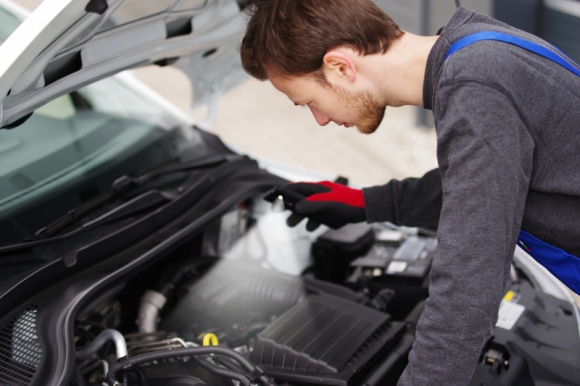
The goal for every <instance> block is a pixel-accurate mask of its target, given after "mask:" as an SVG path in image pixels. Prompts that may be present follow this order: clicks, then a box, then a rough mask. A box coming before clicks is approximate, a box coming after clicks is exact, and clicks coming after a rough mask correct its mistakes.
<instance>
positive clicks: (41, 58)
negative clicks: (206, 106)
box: [0, 0, 248, 127]
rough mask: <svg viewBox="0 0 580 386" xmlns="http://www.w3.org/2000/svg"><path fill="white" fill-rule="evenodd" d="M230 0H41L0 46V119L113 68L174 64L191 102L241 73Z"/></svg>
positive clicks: (237, 21) (12, 122)
mask: <svg viewBox="0 0 580 386" xmlns="http://www.w3.org/2000/svg"><path fill="white" fill-rule="evenodd" d="M244 3H248V2H247V1H235V0H155V1H146V2H144V1H142V0H45V1H44V2H43V3H42V4H40V6H39V7H38V8H37V9H36V10H35V11H34V12H33V13H32V14H31V15H30V16H29V17H28V18H27V19H26V20H25V21H24V22H23V23H22V25H20V26H19V27H18V29H17V30H16V31H15V32H14V33H13V34H12V35H11V36H10V37H9V38H8V39H7V40H6V41H5V42H4V43H3V44H2V46H0V57H2V61H0V126H2V127H13V126H17V125H18V123H19V121H22V120H24V119H26V117H27V116H28V115H29V114H30V113H32V112H33V111H34V110H35V109H36V108H38V107H40V106H42V105H43V104H45V103H47V102H48V101H50V100H52V99H54V98H56V97H58V96H60V95H63V94H66V93H67V92H70V91H72V90H75V89H77V88H79V87H81V86H84V85H86V84H89V83H93V82H94V81H96V80H99V79H102V78H105V77H107V76H110V75H112V74H115V73H117V72H120V71H123V70H127V69H131V68H136V67H140V66H145V65H150V64H158V65H174V66H176V67H178V68H179V69H181V70H183V71H184V72H185V73H186V74H187V75H188V77H189V79H190V81H191V84H192V91H193V95H192V100H193V105H194V106H195V105H197V104H200V103H211V102H212V101H216V100H217V96H219V94H220V93H221V91H223V90H225V89H228V88H231V87H232V86H234V85H236V84H238V83H240V82H241V81H242V80H243V79H245V74H244V72H243V70H242V69H241V66H240V64H239V53H238V46H239V42H240V39H241V36H242V35H243V30H244V28H245V22H244V15H243V13H242V12H241V8H242V4H244Z"/></svg>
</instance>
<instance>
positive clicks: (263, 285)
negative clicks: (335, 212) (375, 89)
mask: <svg viewBox="0 0 580 386" xmlns="http://www.w3.org/2000/svg"><path fill="white" fill-rule="evenodd" d="M0 6H1V7H0V26H1V27H0V33H2V35H1V36H0V38H1V39H2V40H4V42H3V44H2V45H1V46H0V57H2V58H3V59H2V61H1V62H0V95H1V96H2V97H0V126H2V128H3V130H0V160H1V161H2V162H1V165H2V166H1V167H0V186H1V189H0V240H1V245H0V266H1V267H2V268H1V270H0V276H1V278H0V307H1V309H2V314H1V315H0V384H2V385H26V386H28V385H43V386H44V385H71V386H86V385H109V386H113V385H121V384H122V385H127V386H129V385H150V386H156V385H165V386H178V385H198V386H202V385H212V386H214V385H215V386H221V385H224V386H226V385H302V386H310V385H336V386H339V385H342V386H347V385H348V386H352V385H365V386H374V385H389V384H395V383H396V381H397V379H398V378H399V376H400V374H401V373H402V371H403V369H404V368H405V366H406V363H407V354H408V353H409V351H410V350H411V347H412V344H413V341H414V328H415V325H416V323H417V321H418V318H419V316H420V315H421V311H422V309H423V307H424V303H425V299H426V298H427V297H428V285H429V267H430V263H431V260H432V257H433V251H434V250H435V248H436V246H437V235H436V233H435V232H434V231H433V230H430V229H419V228H405V227H398V226H394V225H393V224H389V223H379V224H353V225H348V226H345V227H343V228H340V229H328V228H325V227H324V226H321V227H319V228H318V229H317V230H315V231H314V232H308V231H307V230H306V229H305V227H304V226H303V225H299V226H298V227H295V228H289V227H287V226H286V225H285V218H286V216H287V215H288V211H287V210H285V209H288V208H291V207H292V204H293V202H292V200H291V198H290V197H286V196H285V195H284V192H283V191H281V190H280V187H283V186H284V185H285V184H286V183H287V182H288V181H290V180H294V179H297V178H301V179H306V180H308V179H316V178H318V176H314V175H305V174H303V173H302V172H300V171H295V170H292V168H283V167H280V166H279V165H271V164H269V163H267V162H265V161H263V160H259V159H255V158H252V157H250V156H248V155H244V154H240V153H238V152H236V151H233V150H232V149H231V148H230V147H228V146H227V144H225V143H224V142H222V141H221V140H220V139H219V138H218V137H217V136H215V135H213V134H211V133H209V132H208V131H205V130H202V129H200V128H199V127H197V126H196V125H195V124H194V123H193V122H191V120H190V118H188V116H187V115H186V114H185V113H183V112H181V111H179V110H178V109H176V108H175V107H174V106H172V105H171V104H170V103H168V102H167V101H165V100H164V99H163V98H161V97H160V96H158V95H156V94H155V93H154V92H153V91H151V90H149V89H147V88H146V87H144V86H143V85H142V84H141V83H140V82H138V81H136V80H135V79H134V78H133V77H132V76H131V75H130V74H128V73H126V72H123V71H124V70H128V69H132V68H137V67H142V66H148V65H153V66H169V65H171V66H176V67H177V68H179V69H180V70H182V71H183V72H184V73H185V74H187V76H188V77H189V79H190V81H191V83H192V85H193V88H194V96H195V103H206V102H211V101H214V102H215V99H216V98H215V95H217V94H219V91H220V90H225V89H228V88H230V87H232V86H234V85H236V84H238V83H239V82H241V81H242V80H243V79H244V74H243V71H242V70H241V68H240V65H239V58H238V50H237V47H238V44H239V39H240V37H241V36H242V35H243V30H244V20H245V17H244V10H245V9H246V8H247V7H248V6H251V1H242V0H238V1H235V0H187V1H183V0H156V1H155V2H143V1H135V0H125V1H123V0H109V1H106V0H46V1H45V2H43V3H42V4H41V5H40V6H39V7H38V8H37V9H36V10H35V11H34V13H32V14H31V15H30V16H28V17H26V19H25V21H24V22H23V23H22V24H20V21H21V20H22V19H23V18H24V17H25V15H24V13H23V12H21V10H19V9H18V7H16V6H15V5H14V4H12V3H10V2H8V1H7V0H0ZM19 24H20V26H18V25H19ZM13 29H15V30H14V32H12V33H11V34H10V32H11V30H13ZM210 110H211V109H210ZM579 322H580V312H579V309H578V306H577V305H576V304H575V303H574V301H573V299H572V297H571V295H570V294H569V292H568V291H567V289H566V288H564V287H563V286H562V284H560V282H559V281H557V279H555V278H554V277H553V276H551V275H550V274H549V273H548V272H547V271H546V270H544V269H543V268H541V267H540V266H539V265H538V264H537V263H535V262H534V260H533V259H532V258H531V257H530V256H529V255H528V254H527V253H525V251H523V250H522V249H520V248H519V247H518V248H517V249H516V253H515V256H514V260H513V266H512V272H511V277H510V281H509V286H508V288H506V295H505V297H504V300H503V301H502V304H501V307H500V310H499V320H498V324H497V325H496V327H495V329H494V337H493V339H492V340H491V341H490V342H489V344H488V345H487V346H486V347H485V348H484V350H483V351H482V355H481V362H480V363H479V364H478V365H477V368H476V371H475V374H474V376H473V378H472V380H471V383H470V385H483V384H485V385H555V384H557V385H575V384H578V379H580V369H579V366H578V365H579V363H580V323H579Z"/></svg>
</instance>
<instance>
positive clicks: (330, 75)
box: [322, 48, 357, 83]
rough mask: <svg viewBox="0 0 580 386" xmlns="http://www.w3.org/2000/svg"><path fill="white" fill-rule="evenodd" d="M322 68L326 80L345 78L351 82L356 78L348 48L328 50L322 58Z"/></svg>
mask: <svg viewBox="0 0 580 386" xmlns="http://www.w3.org/2000/svg"><path fill="white" fill-rule="evenodd" d="M322 69H323V71H324V75H325V76H326V78H327V79H328V80H331V79H336V80H342V81H345V80H346V81H348V82H351V83H352V82H354V81H355V80H356V72H357V71H356V65H355V62H354V58H353V56H352V51H351V50H349V49H345V48H337V49H333V50H331V51H328V52H327V53H326V55H324V58H323V59H322Z"/></svg>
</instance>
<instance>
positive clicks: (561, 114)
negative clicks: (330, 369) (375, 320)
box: [364, 8, 580, 386]
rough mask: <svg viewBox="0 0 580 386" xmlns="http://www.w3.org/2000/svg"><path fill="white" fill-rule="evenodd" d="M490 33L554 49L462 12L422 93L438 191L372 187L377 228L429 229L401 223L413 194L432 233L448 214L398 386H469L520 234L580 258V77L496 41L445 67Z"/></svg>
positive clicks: (434, 58) (421, 182)
mask: <svg viewBox="0 0 580 386" xmlns="http://www.w3.org/2000/svg"><path fill="white" fill-rule="evenodd" d="M489 30H493V31H500V32H505V33H509V34H512V35H516V36H520V37H523V38H525V39H528V40H532V41H535V42H537V43H540V44H542V45H545V46H549V45H548V44H547V43H545V42H543V41H542V40H540V39H538V38H537V37H534V36H532V35H529V34H526V33H525V32H523V31H520V30H517V29H514V28H512V27H509V26H507V25H505V24H502V23H500V22H498V21H496V20H494V19H491V18H489V17H486V16H483V15H479V14H477V13H474V12H471V11H468V10H466V9H464V8H459V9H458V10H457V11H456V13H455V14H454V15H453V17H452V19H451V20H450V21H449V23H448V24H447V25H446V26H445V27H444V28H443V29H442V31H441V34H440V37H439V39H438V40H437V42H436V44H435V46H434V47H433V49H432V51H431V53H430V56H429V59H428V64H427V69H426V74H425V75H426V77H425V83H424V94H423V95H424V105H425V108H427V109H432V110H433V115H434V120H435V126H436V130H437V141H438V142H437V144H438V148H437V157H438V163H439V176H440V181H441V182H440V183H441V184H440V185H438V183H437V175H436V174H435V173H437V172H436V171H435V172H430V173H428V174H427V175H426V176H425V177H423V178H421V179H418V180H410V181H411V182H409V181H403V182H399V181H392V182H391V183H389V184H387V185H385V186H380V187H372V188H366V189H364V195H365V203H366V208H367V215H368V216H367V217H368V220H369V222H373V221H393V219H395V221H394V222H395V223H400V224H403V225H421V221H419V220H417V219H416V217H420V214H418V213H412V215H411V216H407V215H406V213H401V211H402V210H401V209H400V204H401V203H404V202H406V199H405V198H404V195H405V194H406V193H409V194H411V195H414V196H415V197H421V194H422V193H421V192H427V194H426V196H425V198H424V199H423V200H421V199H419V202H420V204H419V205H420V206H421V207H423V208H425V210H426V213H427V214H428V216H427V217H428V218H429V219H428V220H427V221H426V223H427V224H431V223H433V221H434V220H435V221H436V218H434V214H433V213H435V212H437V210H436V209H435V208H436V207H437V205H441V207H440V209H441V210H440V216H439V221H438V249H437V251H436V255H435V256H434V259H433V265H432V269H431V284H430V287H429V299H428V300H427V303H426V306H425V310H424V312H423V314H422V316H421V318H420V320H419V323H418V325H417V331H416V340H415V344H414V346H413V349H412V351H411V353H410V355H409V365H408V366H407V368H406V370H405V372H404V373H403V375H402V377H401V379H400V381H399V384H400V385H420V386H427V385H437V386H441V385H466V384H467V383H468V381H469V379H470V377H471V375H472V373H473V370H474V368H475V365H476V363H477V361H478V359H479V355H480V353H481V349H482V347H483V345H484V343H485V342H486V341H487V340H488V339H489V338H490V337H491V334H492V329H493V327H494V325H495V323H496V320H497V311H498V307H499V303H500V301H501V299H502V296H503V294H504V290H505V286H506V283H507V279H508V274H509V267H510V263H511V258H512V256H513V253H514V249H515V244H516V240H517V235H518V232H519V230H520V228H521V229H524V230H526V231H527V232H529V233H531V234H533V235H534V236H536V237H538V238H540V239H542V240H543V241H545V242H547V243H549V244H552V245H554V246H557V247H559V248H562V249H564V250H565V251H567V252H569V253H571V254H574V255H576V256H580V221H579V220H580V78H579V77H577V76H576V75H574V74H572V73H571V72H569V71H567V70H565V69H564V68H562V67H560V66H559V65H557V64H555V63H553V62H552V61H550V60H548V59H546V58H543V57H541V56H538V55H536V54H534V53H530V52H527V51H525V50H523V49H521V48H519V47H516V46H513V45H510V44H506V43H503V42H496V41H482V42H478V43H475V44H472V45H470V46H468V47H465V48H463V49H462V50H460V51H458V52H456V53H454V54H453V55H452V56H451V57H450V58H449V59H448V60H447V61H446V62H444V57H445V54H446V53H447V50H448V48H449V47H450V45H451V44H452V43H453V42H455V41H456V40H458V39H460V38H461V37H463V36H466V35H469V34H471V33H474V32H478V31H489ZM429 186H432V187H433V188H432V189H429ZM415 188H417V189H419V191H417V189H415ZM437 189H441V192H442V200H440V198H441V196H440V195H441V193H440V195H438V194H437V192H436V190H437ZM393 192H396V193H397V194H393ZM411 205H412V204H411V203H406V204H404V206H405V207H410V206H411ZM403 212H404V211H403ZM435 217H437V216H435ZM407 220H411V222H415V223H416V224H406V222H407ZM579 280H580V278H579Z"/></svg>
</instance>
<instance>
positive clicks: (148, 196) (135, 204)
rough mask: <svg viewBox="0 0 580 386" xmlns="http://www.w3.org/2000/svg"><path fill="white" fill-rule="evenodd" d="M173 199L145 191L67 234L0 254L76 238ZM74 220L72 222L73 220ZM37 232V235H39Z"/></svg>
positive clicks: (10, 247) (73, 213)
mask: <svg viewBox="0 0 580 386" xmlns="http://www.w3.org/2000/svg"><path fill="white" fill-rule="evenodd" d="M173 198H174V195H173V194H169V193H166V192H161V191H159V190H157V189H153V190H150V191H147V192H145V193H143V194H141V195H139V196H137V197H135V198H133V199H132V200H130V201H127V202H126V203H123V204H121V205H119V206H118V207H116V208H115V209H113V210H111V211H109V212H107V213H105V214H103V215H102V216H99V217H97V218H96V219H94V220H91V221H89V222H87V223H84V224H82V225H81V226H79V227H78V228H77V229H75V230H73V231H70V232H68V233H64V234H62V235H59V236H53V237H50V238H42V239H36V240H31V241H26V242H22V243H18V244H11V245H5V246H2V247H0V254H5V253H9V252H15V251H19V250H23V249H30V248H34V247H40V246H42V245H46V244H51V243H55V242H59V241H64V240H67V239H70V238H72V237H75V236H78V235H80V234H82V233H84V232H87V231H89V230H91V229H94V228H96V227H99V226H103V225H106V224H110V223H113V222H115V221H118V220H121V219H123V218H127V217H130V216H134V215H137V214H139V213H141V212H145V211H148V210H151V209H153V208H155V207H159V206H161V205H163V204H166V203H168V202H169V201H171V200H172V199H173ZM68 216H70V217H67V222H69V221H71V222H74V221H75V220H76V219H78V218H79V217H80V216H79V215H78V214H77V212H76V211H71V212H69V214H68ZM73 219H74V220H73ZM44 229H46V228H42V229H41V230H40V231H39V232H40V234H42V231H43V230H44ZM39 232H37V234H38V233H39Z"/></svg>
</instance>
